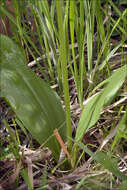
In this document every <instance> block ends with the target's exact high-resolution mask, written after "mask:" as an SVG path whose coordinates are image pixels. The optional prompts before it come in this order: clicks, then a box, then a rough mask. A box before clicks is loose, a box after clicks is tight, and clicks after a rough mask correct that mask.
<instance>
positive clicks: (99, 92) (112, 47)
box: [0, 0, 127, 189]
mask: <svg viewBox="0 0 127 190" xmlns="http://www.w3.org/2000/svg"><path fill="white" fill-rule="evenodd" d="M118 2H119V1H117V2H115V3H114V2H113V1H111V0H103V1H100V0H77V1H74V0H66V1H64V0H59V1H58V0H56V1H55V0H52V1H51V2H50V1H48V0H44V1H31V0H28V1H24V2H23V1H22V2H20V3H19V1H16V0H13V3H14V4H13V5H14V15H15V17H13V16H12V15H11V13H10V11H8V9H7V7H6V6H1V7H0V10H1V15H2V19H3V18H4V15H6V16H7V17H8V18H9V21H10V25H11V26H12V27H14V31H13V35H12V38H13V40H12V39H9V38H8V37H6V36H4V35H1V36H0V45H1V49H0V56H1V62H0V68H1V70H0V76H1V81H0V82H1V86H0V90H1V94H0V96H1V97H3V98H4V99H5V100H6V101H7V102H9V104H10V106H11V108H12V110H13V111H14V112H15V114H16V116H17V118H18V121H20V122H21V124H23V125H24V126H25V127H26V128H27V129H28V130H29V132H30V133H31V134H32V136H33V137H34V138H35V139H36V140H37V141H38V142H39V143H40V144H41V145H42V146H46V147H48V148H49V149H50V150H51V151H52V154H53V156H54V158H55V160H56V162H58V160H59V156H60V151H61V147H60V144H59V142H58V141H57V138H56V137H55V135H54V131H55V129H58V131H59V134H60V137H61V139H62V140H63V141H64V143H65V142H67V151H68V152H69V154H70V158H71V159H70V160H71V162H73V163H72V166H74V167H76V166H77V165H78V163H79V161H80V158H81V157H80V158H79V160H78V156H79V150H83V152H86V153H87V154H88V155H89V156H90V157H91V158H92V159H93V160H94V161H95V162H98V163H100V164H101V165H102V166H103V167H104V168H105V169H107V170H108V171H110V172H111V173H112V174H113V175H115V176H116V177H118V178H119V179H120V180H123V184H121V187H123V189H124V187H125V186H126V180H127V179H126V176H125V175H123V174H122V173H121V172H120V171H119V169H118V167H117V162H116V159H115V158H114V157H113V156H112V155H109V154H110V153H104V152H98V153H96V154H93V152H91V151H90V150H89V149H88V148H87V146H85V145H83V144H82V139H83V137H84V135H85V134H86V133H87V131H88V130H89V129H90V128H92V127H93V126H96V123H97V122H98V121H99V119H100V114H101V111H102V110H103V108H104V107H106V106H110V105H111V103H112V102H113V103H114V102H115V100H118V101H121V99H122V98H121V97H122V96H123V97H124V98H126V92H121V87H122V85H123V84H124V82H125V80H126V78H127V64H126V62H127V58H126V57H124V43H126V40H127V35H126V31H127V25H126V18H127V9H125V10H123V11H121V10H119V9H118V8H117V6H116V5H117V3H118ZM124 3H125V1H121V3H120V4H121V5H123V4H124ZM21 7H24V8H22V9H20V8H21ZM27 8H29V10H30V11H31V12H30V15H32V19H31V18H30V19H28V18H29V16H30V15H29V13H26V12H27ZM112 9H113V13H114V15H112V14H111V10H112ZM24 14H25V16H26V17H25V18H24ZM27 19H28V20H27ZM26 21H27V22H28V23H30V22H31V23H34V27H35V28H34V29H35V31H34V32H33V31H31V28H32V27H31V26H33V25H32V24H31V26H30V27H31V28H30V27H29V26H28V24H26ZM117 35H119V36H120V40H119V41H118V42H117V43H115V42H114V41H113V40H114V38H115V36H117ZM112 38H113V39H112ZM14 41H15V42H16V43H17V44H16V43H15V42H14ZM19 46H20V48H19ZM24 47H25V50H24ZM117 53H118V54H120V56H121V57H120V61H119V64H118V67H117V60H116V59H113V61H112V63H111V64H110V59H112V58H114V57H115V54H117ZM29 55H30V56H31V57H32V59H34V65H36V66H37V67H38V68H39V71H41V72H42V74H43V78H44V80H43V79H40V78H39V77H38V76H36V74H35V73H33V72H32V71H31V70H30V69H29V68H28V66H27V63H28V62H29ZM25 57H27V60H26V58H25ZM40 60H41V65H42V66H40V64H39V61H40ZM32 63H33V62H32ZM30 64H31V63H30ZM30 64H29V65H30ZM45 70H46V71H47V73H48V74H47V73H46V74H45ZM70 78H72V79H73V83H74V86H75V87H76V92H77V102H78V104H79V107H80V110H81V115H80V118H79V122H76V131H75V136H74V137H73V138H72V131H73V128H72V122H71V121H72V115H71V106H70V105H71V100H70V88H69V79H70ZM54 84H55V85H56V84H57V87H58V89H57V90H58V92H59V95H60V97H62V100H63V98H64V105H65V110H64V109H63V107H62V104H61V99H60V97H59V96H58V95H57V93H56V92H55V90H52V89H51V88H50V85H54ZM125 85H126V84H125ZM125 89H126V86H125ZM124 98H123V99H124ZM84 100H85V101H84ZM84 102H85V105H84ZM116 110H117V111H118V116H119V115H120V116H121V113H122V111H123V113H124V114H123V115H122V116H121V119H120V121H119V123H118V126H117V128H116V129H117V131H116V133H115V137H114V136H113V137H114V139H113V142H112V145H111V152H112V151H113V149H114V147H115V146H116V145H117V142H119V141H120V140H121V138H125V139H126V138H127V131H126V124H127V119H126V118H127V117H126V115H127V109H126V108H125V106H121V107H120V108H119V107H118V108H116ZM116 110H115V111H116ZM115 125H116V123H115V122H113V124H112V125H111V129H112V128H115ZM8 130H9V128H8ZM108 133H109V131H108V132H107V134H108ZM104 136H106V134H104ZM107 137H108V135H107ZM17 142H18V141H17ZM99 150H101V149H99ZM13 152H14V150H13ZM109 152H110V151H109ZM82 155H83V154H82ZM109 159H110V160H111V161H109ZM70 160H69V162H70ZM65 163H67V162H66V161H65ZM60 164H61V163H58V165H60ZM63 165H64V164H63ZM65 165H66V164H65ZM56 168H57V167H56ZM26 173H27V172H26V171H25V170H23V172H22V176H23V178H24V179H25V180H26V181H27V183H28V184H29V188H30V189H32V188H33V187H32V186H31V184H30V182H29V178H28V176H27V174H26ZM91 176H92V175H87V176H86V178H83V179H82V180H81V182H80V183H79V184H78V185H77V187H76V189H80V187H82V185H83V183H84V181H85V180H86V179H89V178H90V177H91ZM44 177H46V174H45V176H44ZM124 180H125V181H124ZM44 182H45V183H43V185H42V189H43V188H45V186H46V180H44ZM95 182H96V180H95ZM91 184H93V185H94V181H92V182H91ZM91 184H90V185H91ZM88 185H89V184H88ZM84 187H85V186H84ZM91 187H92V186H91ZM102 187H103V188H104V186H103V183H102ZM97 188H98V186H97ZM107 188H109V186H108V187H107Z"/></svg>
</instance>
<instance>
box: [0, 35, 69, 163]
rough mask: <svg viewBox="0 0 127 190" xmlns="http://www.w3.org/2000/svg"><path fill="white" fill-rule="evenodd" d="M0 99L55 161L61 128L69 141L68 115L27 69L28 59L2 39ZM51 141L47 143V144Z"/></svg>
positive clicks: (52, 94) (9, 42)
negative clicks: (67, 132)
mask: <svg viewBox="0 0 127 190" xmlns="http://www.w3.org/2000/svg"><path fill="white" fill-rule="evenodd" d="M0 45H1V49H0V55H1V62H0V68H1V70H0V76H1V95H0V96H2V97H4V98H5V99H6V100H7V101H8V102H9V104H10V105H11V107H12V109H13V111H14V112H15V113H16V115H17V117H18V118H19V119H20V120H21V121H22V123H23V125H24V126H25V127H26V128H27V129H28V130H29V131H30V133H31V134H32V136H33V137H34V138H35V139H36V140H37V141H38V142H39V143H40V144H42V143H45V142H46V144H45V146H46V147H49V148H50V150H51V151H52V153H53V155H54V157H55V159H56V160H57V159H58V158H59V153H60V146H59V144H58V142H57V140H56V138H55V137H54V136H53V131H54V129H55V128H58V130H59V132H60V135H61V137H62V139H63V140H64V141H65V138H66V122H65V113H64V110H63V108H62V106H61V103H60V99H59V97H58V95H57V94H56V93H55V92H54V91H53V90H52V89H51V88H50V87H49V86H48V85H47V84H46V83H45V82H44V81H43V80H42V79H40V78H39V77H38V76H36V74H35V73H33V72H32V71H31V70H30V69H29V68H28V67H27V65H26V60H25V56H24V55H23V53H22V51H21V50H20V49H19V47H18V46H17V45H15V44H14V43H13V41H12V40H11V39H9V38H8V37H6V36H4V35H0ZM47 140H48V141H47Z"/></svg>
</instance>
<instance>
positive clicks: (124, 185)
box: [118, 180, 127, 190]
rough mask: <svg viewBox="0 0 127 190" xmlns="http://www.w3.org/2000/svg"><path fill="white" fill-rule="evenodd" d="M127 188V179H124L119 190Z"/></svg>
mask: <svg viewBox="0 0 127 190" xmlns="http://www.w3.org/2000/svg"><path fill="white" fill-rule="evenodd" d="M126 189H127V180H125V181H123V182H122V184H121V185H120V186H119V188H118V190H126Z"/></svg>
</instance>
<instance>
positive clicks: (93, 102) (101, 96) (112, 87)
mask: <svg viewBox="0 0 127 190" xmlns="http://www.w3.org/2000/svg"><path fill="white" fill-rule="evenodd" d="M126 77H127V65H125V66H122V67H121V68H119V69H117V70H116V71H115V72H114V73H113V75H112V76H111V77H110V78H109V79H108V80H107V84H106V86H105V88H104V89H103V90H102V91H101V92H100V93H98V94H96V95H95V96H94V97H93V98H91V99H90V101H88V103H87V104H86V106H85V107H84V110H83V112H82V115H81V118H80V121H79V124H78V128H77V132H76V137H75V140H76V141H80V140H81V139H82V137H83V135H84V133H85V131H86V130H87V129H88V128H90V127H92V126H93V125H94V124H95V123H96V122H97V120H98V119H99V116H100V112H101V109H102V108H103V107H104V106H107V105H108V104H110V103H111V101H112V100H113V98H114V96H115V95H116V93H117V91H118V90H119V88H120V87H121V86H122V84H123V82H124V80H125V78H126Z"/></svg>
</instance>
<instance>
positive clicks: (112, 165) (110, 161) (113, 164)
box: [75, 142, 127, 180]
mask: <svg viewBox="0 0 127 190" xmlns="http://www.w3.org/2000/svg"><path fill="white" fill-rule="evenodd" d="M75 143H76V142H75ZM77 145H78V146H79V147H80V148H81V149H83V150H84V151H85V152H86V153H87V154H89V155H90V156H91V157H92V158H93V159H94V160H95V161H97V162H99V163H100V164H101V165H102V166H103V167H104V168H105V169H108V170H109V171H110V172H112V174H113V175H115V176H116V177H118V178H119V179H122V180H127V176H126V175H125V174H123V173H122V172H120V170H119V168H118V164H117V160H116V159H115V158H113V157H112V155H111V154H106V153H104V152H98V153H96V154H95V153H93V152H91V151H90V150H89V149H88V148H87V146H85V145H84V144H82V143H77Z"/></svg>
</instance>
